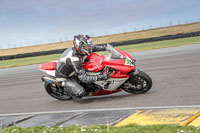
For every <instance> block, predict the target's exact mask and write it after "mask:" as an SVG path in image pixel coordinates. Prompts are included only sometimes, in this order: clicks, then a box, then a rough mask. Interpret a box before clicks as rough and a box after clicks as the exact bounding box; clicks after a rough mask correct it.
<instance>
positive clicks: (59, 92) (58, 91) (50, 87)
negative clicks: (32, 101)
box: [44, 82, 72, 101]
mask: <svg viewBox="0 0 200 133" xmlns="http://www.w3.org/2000/svg"><path fill="white" fill-rule="evenodd" d="M44 87H45V90H46V91H47V93H48V94H49V95H50V96H52V97H53V98H56V99H58V100H62V101H64V100H71V99H72V97H71V96H70V95H69V94H67V93H66V92H65V91H64V89H63V87H59V86H56V85H55V84H51V83H46V82H45V84H44Z"/></svg>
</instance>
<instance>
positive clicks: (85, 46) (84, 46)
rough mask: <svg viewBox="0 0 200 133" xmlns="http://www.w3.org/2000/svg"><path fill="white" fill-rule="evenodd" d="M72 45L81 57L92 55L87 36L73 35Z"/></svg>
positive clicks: (90, 41)
mask: <svg viewBox="0 0 200 133" xmlns="http://www.w3.org/2000/svg"><path fill="white" fill-rule="evenodd" d="M73 45H74V48H75V49H76V50H77V51H78V52H79V53H80V54H81V55H89V54H90V53H92V39H91V37H90V36H88V35H80V34H79V35H75V36H74V41H73Z"/></svg>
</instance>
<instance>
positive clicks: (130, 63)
mask: <svg viewBox="0 0 200 133" xmlns="http://www.w3.org/2000/svg"><path fill="white" fill-rule="evenodd" d="M124 65H128V66H134V65H133V62H132V60H131V59H130V58H129V57H128V56H126V59H124Z"/></svg>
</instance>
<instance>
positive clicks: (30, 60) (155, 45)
mask: <svg viewBox="0 0 200 133" xmlns="http://www.w3.org/2000/svg"><path fill="white" fill-rule="evenodd" d="M198 43H199V44H200V36H198V37H191V38H184V39H176V40H167V41H159V42H150V43H142V44H136V45H126V46H119V47H115V48H117V49H121V50H124V51H127V52H136V51H143V50H151V49H160V48H167V47H176V46H181V45H189V44H198ZM98 53H99V54H105V53H106V52H98ZM60 55H61V54H53V55H46V56H37V57H27V58H20V59H13V60H4V61H0V68H8V67H16V66H25V65H32V64H40V63H44V62H48V61H53V60H57V59H58V58H59V57H60Z"/></svg>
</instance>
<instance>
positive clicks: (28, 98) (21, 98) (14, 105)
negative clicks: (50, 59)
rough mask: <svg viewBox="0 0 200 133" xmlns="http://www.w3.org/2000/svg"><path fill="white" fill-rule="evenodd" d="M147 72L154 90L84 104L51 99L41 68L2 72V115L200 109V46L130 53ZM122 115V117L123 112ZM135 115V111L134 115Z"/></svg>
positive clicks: (90, 99) (85, 100) (97, 98)
mask: <svg viewBox="0 0 200 133" xmlns="http://www.w3.org/2000/svg"><path fill="white" fill-rule="evenodd" d="M131 55H132V56H133V58H135V59H136V60H137V61H136V66H137V68H138V69H141V70H143V71H145V72H146V73H148V74H149V75H150V76H151V78H152V80H153V86H152V89H151V90H150V91H149V92H147V93H145V94H137V95H136V94H129V93H127V92H124V91H121V92H119V93H115V94H111V95H105V96H93V97H84V98H83V99H82V102H81V103H77V102H74V101H73V100H69V101H59V100H56V99H54V98H52V97H50V96H49V95H48V94H47V93H46V92H45V90H44V87H43V82H41V76H42V75H44V74H43V73H42V72H40V71H38V70H37V66H38V65H39V64H38V65H31V66H22V67H15V68H6V69H0V92H1V93H0V95H1V96H0V116H6V115H16V114H27V115H28V114H34V113H35V114H37V113H38V114H42V113H44V114H45V112H46V113H51V112H62V111H63V112H81V111H84V110H85V111H86V110H88V111H92V110H93V111H98V110H99V111H106V110H109V111H112V110H121V111H122V112H123V110H126V109H131V108H133V109H135V110H137V109H142V108H144V109H148V108H165V107H167V106H169V107H181V106H183V107H187V106H188V107H190V106H191V107H198V108H199V106H200V97H199V94H200V44H194V45H185V46H179V47H171V48H163V49H157V50H148V51H142V52H135V53H131ZM122 112H121V113H120V114H123V113H122ZM131 113H132V112H131Z"/></svg>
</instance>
